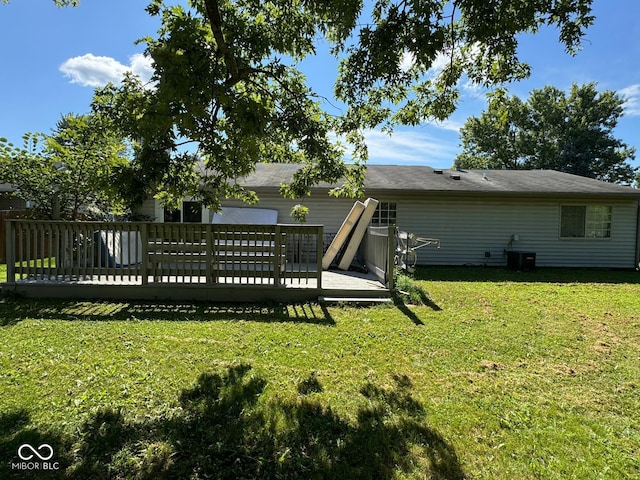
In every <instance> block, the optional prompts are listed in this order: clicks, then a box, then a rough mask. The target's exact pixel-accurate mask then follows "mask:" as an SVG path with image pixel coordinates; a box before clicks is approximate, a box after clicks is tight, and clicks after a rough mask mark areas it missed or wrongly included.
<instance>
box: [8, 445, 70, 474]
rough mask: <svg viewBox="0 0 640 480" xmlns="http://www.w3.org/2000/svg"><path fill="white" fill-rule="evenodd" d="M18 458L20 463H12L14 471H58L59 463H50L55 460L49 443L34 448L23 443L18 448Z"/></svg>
mask: <svg viewBox="0 0 640 480" xmlns="http://www.w3.org/2000/svg"><path fill="white" fill-rule="evenodd" d="M18 457H19V458H20V460H21V461H20V462H16V463H14V462H11V469H12V470H58V469H59V468H60V464H59V463H58V462H50V461H49V460H51V459H52V458H53V447H52V446H51V445H49V444H48V443H43V444H42V445H40V446H38V447H33V446H32V445H29V444H28V443H23V444H22V445H20V446H19V447H18Z"/></svg>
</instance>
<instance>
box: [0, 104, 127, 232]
mask: <svg viewBox="0 0 640 480" xmlns="http://www.w3.org/2000/svg"><path fill="white" fill-rule="evenodd" d="M23 140H24V144H23V147H22V148H15V147H13V146H12V145H10V144H9V145H7V144H6V142H1V143H2V147H0V180H1V181H2V182H3V183H10V184H12V185H14V186H15V187H16V189H17V192H16V195H18V196H19V197H20V198H22V199H23V200H25V201H31V202H33V203H34V205H35V207H34V209H35V211H36V212H37V213H38V214H39V215H41V216H44V217H46V218H56V217H62V218H69V219H77V218H79V217H80V216H81V215H84V216H96V215H105V214H106V213H120V211H121V209H122V205H121V204H120V203H119V201H118V199H119V196H118V192H117V189H118V186H117V184H116V185H114V183H113V179H112V172H113V171H114V169H116V168H117V167H119V166H120V167H121V166H122V165H123V164H124V163H126V160H125V155H126V154H127V151H126V145H125V144H124V143H123V142H122V140H120V139H118V138H117V137H114V136H113V135H112V134H111V133H110V132H109V131H108V130H107V129H106V127H105V125H104V124H103V123H102V122H101V120H100V119H99V118H98V117H95V116H77V115H72V114H69V115H64V116H63V117H62V118H61V119H60V121H59V122H58V124H57V126H56V129H55V130H54V132H53V134H52V135H45V134H42V133H27V134H25V135H24V137H23Z"/></svg>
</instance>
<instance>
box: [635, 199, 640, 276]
mask: <svg viewBox="0 0 640 480" xmlns="http://www.w3.org/2000/svg"><path fill="white" fill-rule="evenodd" d="M634 267H635V269H636V271H637V270H640V200H638V207H637V209H636V261H635V265H634Z"/></svg>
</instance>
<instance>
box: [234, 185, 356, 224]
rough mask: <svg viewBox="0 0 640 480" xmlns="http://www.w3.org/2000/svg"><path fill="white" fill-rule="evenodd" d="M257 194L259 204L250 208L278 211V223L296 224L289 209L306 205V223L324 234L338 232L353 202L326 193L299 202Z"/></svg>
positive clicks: (264, 193)
mask: <svg viewBox="0 0 640 480" xmlns="http://www.w3.org/2000/svg"><path fill="white" fill-rule="evenodd" d="M257 193H258V196H259V197H260V202H259V203H258V204H257V205H251V206H254V207H256V208H271V209H274V210H278V223H296V222H295V220H294V219H293V218H291V216H290V215H289V212H290V211H291V208H292V207H293V206H294V205H296V204H298V203H302V204H304V205H306V206H307V207H308V208H309V215H308V216H307V222H306V223H307V224H309V225H324V233H325V234H327V233H336V232H337V231H338V229H339V228H340V225H342V222H343V221H344V219H345V217H346V216H347V214H348V213H349V210H351V207H352V206H353V202H354V201H355V199H350V198H335V197H330V196H329V195H328V194H326V193H324V194H322V193H317V194H316V193H314V194H312V196H310V197H308V198H305V199H303V200H301V201H296V200H288V199H284V198H282V197H280V196H279V195H278V194H275V193H266V192H257ZM222 204H223V205H224V206H228V207H247V206H249V205H246V204H243V203H242V202H240V201H237V200H235V201H225V202H222Z"/></svg>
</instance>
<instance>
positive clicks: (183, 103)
mask: <svg viewBox="0 0 640 480" xmlns="http://www.w3.org/2000/svg"><path fill="white" fill-rule="evenodd" d="M56 3H58V4H76V3H78V2H77V0H56ZM178 3H179V5H170V4H169V2H163V1H162V0H152V1H151V2H150V4H149V5H148V7H147V11H148V13H149V14H150V15H154V16H159V17H160V18H161V20H162V27H161V29H160V31H159V32H158V37H157V38H145V39H143V40H142V41H143V42H144V43H146V46H147V51H146V53H147V55H149V56H150V57H151V59H152V61H153V67H154V71H155V74H154V75H153V78H152V80H151V83H150V84H148V85H143V84H141V83H140V81H139V80H138V79H136V78H133V77H128V78H127V79H125V80H124V82H123V83H122V84H121V85H119V86H115V85H108V86H107V87H105V88H103V89H101V90H99V91H97V93H96V96H95V100H94V104H93V108H94V110H95V111H96V112H99V113H100V114H102V115H104V116H105V117H107V118H110V119H111V121H112V125H113V128H115V129H116V130H117V131H118V132H119V133H120V134H122V135H127V136H129V137H130V138H132V139H135V140H136V142H137V145H136V149H135V152H136V155H135V160H134V161H133V162H131V164H130V165H129V167H128V168H127V169H124V170H122V172H121V173H122V175H121V177H120V180H119V182H120V184H121V185H122V186H123V188H125V190H126V192H127V193H128V195H129V196H130V197H131V198H133V199H134V200H138V201H140V200H141V199H142V196H143V195H144V194H145V193H146V192H149V191H154V190H159V191H161V192H165V194H166V196H167V198H177V197H180V196H184V195H191V196H192V197H196V198H202V199H203V200H204V201H205V203H207V204H209V205H210V206H213V207H216V206H218V205H219V200H220V199H221V198H224V197H228V196H232V197H239V198H243V199H244V200H248V201H250V200H253V199H255V196H254V195H253V194H252V192H247V191H245V190H243V189H242V187H240V186H238V185H237V184H236V178H238V177H240V176H242V175H244V174H247V173H249V172H250V171H252V169H253V167H254V165H255V163H257V162H298V163H300V164H302V165H303V167H302V169H301V170H300V172H299V174H298V175H297V176H296V177H295V179H294V181H293V183H292V184H291V185H286V186H283V187H282V194H283V195H285V196H288V197H292V198H298V197H304V196H305V195H306V194H307V193H308V191H309V188H310V186H312V185H313V184H315V183H318V182H320V181H329V182H337V181H339V180H340V179H343V178H346V179H347V182H346V183H345V185H344V188H342V189H339V190H338V191H337V192H336V193H351V194H355V193H358V192H359V187H360V186H361V181H362V178H363V165H364V162H365V161H366V158H367V154H366V146H365V145H364V142H363V135H362V131H363V129H367V128H379V127H381V126H382V127H385V128H388V129H391V128H393V126H394V125H397V124H408V125H415V124H419V123H421V122H424V121H427V120H429V119H444V118H446V117H447V116H449V115H450V114H451V113H452V112H453V111H454V109H455V107H456V103H457V100H458V96H459V92H458V85H459V84H460V81H461V80H463V79H465V78H466V79H469V80H471V81H473V82H476V83H478V84H481V85H485V86H490V85H495V84H500V83H503V82H507V81H512V80H517V79H521V78H524V77H526V76H528V75H529V66H528V65H527V64H526V62H523V61H522V60H521V59H520V58H519V57H518V51H517V47H518V36H519V35H521V34H524V33H535V32H536V31H538V29H540V28H542V27H544V26H553V27H556V28H557V29H558V32H559V41H560V42H562V43H563V44H564V45H565V47H566V49H567V51H568V52H569V53H571V54H573V53H575V52H576V51H577V50H578V49H579V48H580V40H581V38H582V36H583V34H584V31H585V29H586V28H587V27H588V26H589V25H591V23H592V22H593V17H592V16H591V3H592V0H520V1H518V2H513V1H511V0H495V1H490V2H489V1H486V0H455V1H443V0H375V1H373V2H365V1H364V0H326V1H322V2H318V1H313V0H269V1H264V0H191V1H189V2H178ZM321 38H324V39H325V40H326V41H327V42H329V44H330V45H331V47H332V52H333V54H334V55H336V57H337V58H339V59H340V60H341V63H340V68H339V72H337V78H336V82H335V94H336V97H337V98H338V99H339V100H340V101H343V102H344V103H345V104H346V109H345V112H344V114H343V115H341V116H339V117H335V116H330V115H327V114H326V113H325V112H324V111H323V110H322V108H321V102H320V99H319V97H318V96H317V95H316V94H315V93H314V92H313V91H312V90H310V89H309V87H308V86H307V83H306V79H305V78H304V76H303V75H302V74H301V73H300V71H299V69H298V68H297V63H298V62H299V61H300V60H302V59H304V58H305V57H307V56H310V55H314V54H315V52H316V48H315V47H316V44H317V42H318V40H319V39H321ZM436 63H438V64H439V65H443V67H442V68H441V69H437V70H436V69H433V68H432V67H433V66H434V65H435V64H436ZM336 137H340V138H345V139H346V141H347V142H349V143H351V144H353V147H352V148H351V150H350V151H351V156H352V158H351V159H350V160H353V161H354V162H355V165H354V166H352V167H349V166H348V165H346V164H345V156H346V154H345V149H344V148H343V147H342V146H341V145H340V144H339V143H337V142H336V141H335V138H336ZM189 144H190V145H191V146H190V147H188V148H187V145H189ZM196 167H199V168H200V171H199V172H198V171H197V168H196ZM194 169H195V170H194ZM194 171H195V172H197V173H194ZM202 180H204V183H203V182H202Z"/></svg>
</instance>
